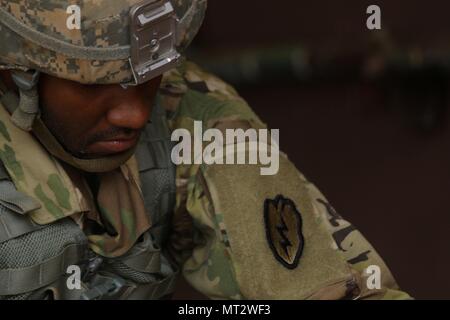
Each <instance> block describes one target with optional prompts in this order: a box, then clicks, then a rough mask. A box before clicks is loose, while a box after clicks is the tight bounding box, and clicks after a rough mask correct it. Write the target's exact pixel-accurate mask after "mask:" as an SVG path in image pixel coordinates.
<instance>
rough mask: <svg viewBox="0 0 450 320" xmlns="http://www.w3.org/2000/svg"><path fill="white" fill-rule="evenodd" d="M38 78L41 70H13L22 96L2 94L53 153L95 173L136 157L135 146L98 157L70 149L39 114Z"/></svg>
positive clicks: (15, 120) (16, 115)
mask: <svg viewBox="0 0 450 320" xmlns="http://www.w3.org/2000/svg"><path fill="white" fill-rule="evenodd" d="M38 79H39V73H38V72H34V73H30V72H17V71H14V72H13V80H14V82H15V83H16V85H17V87H18V88H19V93H20V97H18V96H17V95H16V94H15V93H13V92H12V91H8V92H7V93H6V94H5V95H4V96H3V97H2V103H3V104H4V105H5V107H6V108H7V109H8V111H9V112H10V113H11V114H12V116H11V120H12V121H13V123H14V124H15V125H16V126H18V127H19V128H21V129H23V130H25V131H32V132H33V133H34V135H35V136H36V138H37V139H38V140H39V141H40V143H41V144H42V145H43V146H44V147H45V149H46V150H47V151H48V152H49V153H50V154H52V155H53V156H54V157H56V158H58V159H59V160H62V161H64V162H65V163H67V164H69V165H71V166H73V167H75V168H78V169H80V170H83V171H86V172H92V173H101V172H108V171H112V170H114V169H117V168H118V167H120V166H121V165H122V164H124V163H125V162H126V161H128V159H130V158H131V157H132V156H133V154H134V152H135V148H133V149H130V150H128V151H126V152H122V153H119V154H117V155H113V156H109V157H103V158H97V159H80V158H77V157H75V156H73V155H72V154H70V153H69V152H67V151H66V149H65V148H64V147H63V146H62V145H61V144H60V143H59V141H58V140H57V139H56V138H55V136H54V135H53V134H52V133H51V132H50V130H49V129H48V128H47V126H46V125H45V124H44V122H43V121H42V119H41V118H40V117H39V95H38V89H37V82H38Z"/></svg>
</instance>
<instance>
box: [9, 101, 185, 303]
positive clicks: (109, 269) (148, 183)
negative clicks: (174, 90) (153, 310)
mask: <svg viewBox="0 0 450 320" xmlns="http://www.w3.org/2000/svg"><path fill="white" fill-rule="evenodd" d="M171 144H172V142H171V140H170V131H169V128H168V126H167V119H166V115H165V110H164V109H163V108H162V107H161V106H159V105H156V106H155V107H154V109H153V112H152V118H151V122H150V123H149V124H148V125H147V127H146V128H145V130H144V132H143V134H142V136H141V139H140V142H139V145H138V147H137V149H136V158H137V161H138V164H139V172H140V179H141V187H142V193H143V197H144V203H145V207H146V209H147V212H148V213H149V215H150V219H151V220H150V221H152V227H151V228H150V229H149V230H148V231H147V232H145V233H144V234H143V235H142V236H141V237H140V239H139V240H138V242H137V243H136V244H135V245H134V246H133V247H132V249H131V250H129V252H127V254H125V255H124V256H121V257H118V258H105V257H101V256H99V255H97V254H95V253H94V252H93V251H91V250H89V247H88V240H87V238H86V236H85V234H84V233H83V231H82V230H81V229H80V227H79V226H78V225H77V224H76V223H75V222H74V221H73V220H72V219H71V218H63V219H61V220H58V221H56V222H54V223H51V224H48V225H38V224H36V223H34V222H33V221H32V220H31V219H30V218H29V217H27V215H26V214H27V212H30V211H31V210H33V209H35V208H33V203H34V202H33V201H32V199H30V198H29V197H28V196H26V195H24V194H22V193H20V192H18V191H17V190H16V188H15V186H14V184H13V183H12V182H11V179H10V178H9V176H8V174H7V171H6V170H5V168H1V169H0V299H14V300H17V299H159V298H162V297H165V296H167V295H169V294H171V293H172V292H173V289H174V284H175V280H176V275H177V269H176V267H175V266H174V265H173V264H171V263H170V262H169V261H168V259H167V258H166V256H165V255H164V253H163V251H162V248H164V246H165V242H166V240H167V237H168V231H169V230H168V228H169V225H170V224H169V222H170V219H171V216H172V212H173V208H174V205H175V196H176V188H175V166H174V165H173V163H172V162H171V160H170V152H171Z"/></svg>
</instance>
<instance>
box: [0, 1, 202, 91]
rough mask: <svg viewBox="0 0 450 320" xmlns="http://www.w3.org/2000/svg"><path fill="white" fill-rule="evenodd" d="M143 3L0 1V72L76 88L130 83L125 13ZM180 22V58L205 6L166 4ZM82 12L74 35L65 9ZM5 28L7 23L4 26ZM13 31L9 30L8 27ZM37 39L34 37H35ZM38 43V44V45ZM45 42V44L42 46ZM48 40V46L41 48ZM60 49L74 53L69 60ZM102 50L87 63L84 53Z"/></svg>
mask: <svg viewBox="0 0 450 320" xmlns="http://www.w3.org/2000/svg"><path fill="white" fill-rule="evenodd" d="M141 2H142V0H41V1H38V0H32V1H29V0H0V16H1V19H0V44H1V45H0V69H19V70H30V69H31V70H38V71H41V72H44V73H47V74H50V75H53V76H55V77H58V78H64V79H68V80H73V81H77V82H80V83H86V84H89V83H97V84H108V83H125V82H129V81H132V79H133V75H132V72H131V68H130V64H129V60H128V59H129V55H130V53H129V51H130V50H129V46H130V22H129V20H130V18H129V12H130V8H131V7H132V6H134V5H136V4H138V3H141ZM170 2H171V3H172V6H173V8H174V10H175V12H176V14H177V16H178V18H179V23H178V40H177V46H178V51H180V52H182V51H183V50H184V49H186V47H187V46H188V45H189V44H190V42H191V41H192V39H193V38H194V36H195V35H196V33H197V32H198V30H199V28H200V26H201V24H202V21H203V17H204V13H205V10H206V0H170ZM72 5H77V6H78V7H79V8H80V12H81V24H80V28H79V29H73V30H70V29H69V28H67V26H66V23H67V19H68V16H69V15H68V11H67V8H68V7H69V6H72ZM7 22H10V23H9V24H8V23H7ZM12 26H14V27H12ZM34 35H38V36H34ZM37 39H39V40H37ZM42 39H44V41H43V40H42ZM46 39H48V40H49V41H51V43H52V44H56V49H55V45H53V46H52V47H51V48H50V47H48V46H46V45H45V40H46ZM58 44H61V47H67V45H69V47H73V48H75V49H76V50H77V52H81V54H80V55H78V56H77V55H71V54H70V53H69V54H68V53H67V52H64V51H63V50H58ZM92 48H94V50H95V49H106V50H102V51H104V52H107V51H110V52H109V53H110V54H109V56H108V54H106V57H105V55H102V56H101V57H98V58H94V59H92V57H91V56H89V58H86V57H84V56H83V54H82V53H83V51H84V50H85V49H88V50H89V49H92Z"/></svg>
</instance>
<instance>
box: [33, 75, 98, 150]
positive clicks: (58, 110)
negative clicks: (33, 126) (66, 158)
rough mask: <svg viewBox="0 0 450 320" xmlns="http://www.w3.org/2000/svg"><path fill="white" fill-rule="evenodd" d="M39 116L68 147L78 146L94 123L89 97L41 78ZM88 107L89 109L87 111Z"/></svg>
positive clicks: (94, 117)
mask: <svg viewBox="0 0 450 320" xmlns="http://www.w3.org/2000/svg"><path fill="white" fill-rule="evenodd" d="M39 99H40V109H41V112H42V120H43V121H44V123H45V124H46V126H47V127H48V128H49V129H50V131H51V132H52V133H53V135H54V136H55V137H56V138H57V139H58V140H59V141H60V142H62V143H63V144H64V145H65V146H66V147H67V148H69V149H73V148H77V147H78V145H79V144H80V143H82V141H83V140H84V137H85V136H86V134H87V133H88V132H89V129H90V128H92V127H93V126H94V125H95V123H96V117H97V115H95V114H92V111H93V108H89V98H85V95H84V94H81V93H77V92H74V90H70V88H66V87H64V86H61V85H58V84H57V83H48V82H45V81H44V82H43V83H42V84H40V88H39ZM89 110H90V112H89Z"/></svg>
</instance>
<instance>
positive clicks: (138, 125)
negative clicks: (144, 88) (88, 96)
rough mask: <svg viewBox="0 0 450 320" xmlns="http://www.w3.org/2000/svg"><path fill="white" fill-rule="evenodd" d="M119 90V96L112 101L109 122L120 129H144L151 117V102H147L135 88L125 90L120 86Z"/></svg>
mask: <svg viewBox="0 0 450 320" xmlns="http://www.w3.org/2000/svg"><path fill="white" fill-rule="evenodd" d="M117 90H119V91H120V92H119V94H116V95H114V97H115V99H112V100H110V101H111V104H112V107H111V109H109V110H108V112H107V114H106V119H107V121H108V122H109V124H110V125H112V126H115V127H119V128H127V129H134V130H140V129H142V128H143V127H144V126H145V125H146V123H147V121H148V119H149V117H150V106H151V101H146V99H144V98H143V97H142V95H140V94H139V93H138V92H137V91H136V89H134V88H128V89H126V90H124V89H122V88H121V87H120V86H118V88H117Z"/></svg>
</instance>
